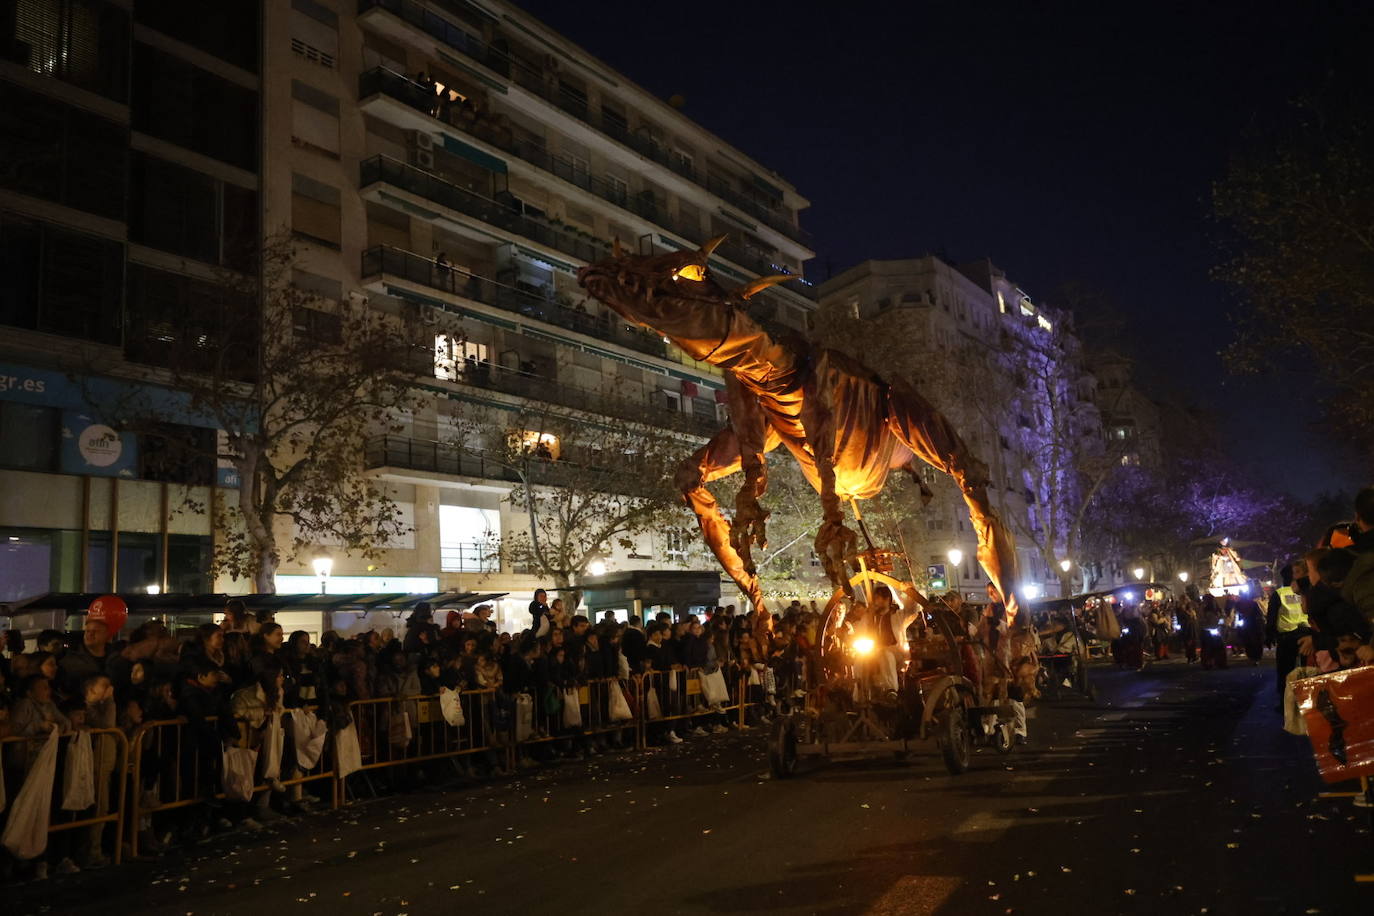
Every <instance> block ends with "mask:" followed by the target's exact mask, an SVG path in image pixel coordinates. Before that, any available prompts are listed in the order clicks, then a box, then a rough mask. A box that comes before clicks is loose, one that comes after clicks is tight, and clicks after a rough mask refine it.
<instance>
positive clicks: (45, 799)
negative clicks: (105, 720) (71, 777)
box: [0, 729, 57, 859]
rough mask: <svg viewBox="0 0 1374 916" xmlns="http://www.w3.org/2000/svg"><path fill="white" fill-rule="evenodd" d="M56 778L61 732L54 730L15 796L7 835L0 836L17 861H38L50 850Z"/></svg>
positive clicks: (0, 843) (2, 842) (6, 824)
mask: <svg viewBox="0 0 1374 916" xmlns="http://www.w3.org/2000/svg"><path fill="white" fill-rule="evenodd" d="M56 775H57V729H53V730H52V731H51V732H49V733H48V740H47V741H45V742H43V747H42V748H41V749H40V750H39V751H38V756H37V757H36V758H35V759H34V761H33V766H31V767H29V772H28V775H27V776H25V777H24V784H23V785H22V786H20V787H19V793H18V794H17V795H15V796H14V807H13V808H11V809H10V817H9V820H8V821H6V822H5V832H4V834H3V835H0V845H3V846H4V847H5V848H6V849H8V850H9V851H10V854H11V855H13V856H14V857H15V858H16V859H34V858H37V857H38V856H40V855H42V854H43V850H45V849H47V848H48V811H49V809H50V807H51V805H52V784H53V781H54V778H55V777H56Z"/></svg>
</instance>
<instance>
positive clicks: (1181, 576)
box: [1178, 572, 1188, 585]
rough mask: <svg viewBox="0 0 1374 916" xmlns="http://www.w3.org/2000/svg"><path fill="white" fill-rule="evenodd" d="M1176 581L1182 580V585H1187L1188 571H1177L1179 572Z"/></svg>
mask: <svg viewBox="0 0 1374 916" xmlns="http://www.w3.org/2000/svg"><path fill="white" fill-rule="evenodd" d="M1178 581H1180V582H1182V583H1183V584H1184V585H1187V584H1188V573H1186V572H1181V573H1179V574H1178Z"/></svg>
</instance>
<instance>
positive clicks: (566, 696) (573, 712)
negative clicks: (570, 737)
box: [563, 687, 582, 728]
mask: <svg viewBox="0 0 1374 916" xmlns="http://www.w3.org/2000/svg"><path fill="white" fill-rule="evenodd" d="M577 699H578V697H577V688H576V687H569V688H567V689H566V690H564V691H563V727H564V728H581V727H582V706H581V704H579V703H578V702H577Z"/></svg>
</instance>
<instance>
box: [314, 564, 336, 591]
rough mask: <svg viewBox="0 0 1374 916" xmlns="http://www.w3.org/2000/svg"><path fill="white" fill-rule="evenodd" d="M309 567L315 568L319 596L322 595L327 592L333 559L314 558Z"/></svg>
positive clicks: (332, 568) (332, 569)
mask: <svg viewBox="0 0 1374 916" xmlns="http://www.w3.org/2000/svg"><path fill="white" fill-rule="evenodd" d="M311 565H313V566H314V567H315V575H316V576H317V577H319V580H320V594H321V595H323V594H325V593H326V592H327V590H328V589H327V586H328V585H329V574H330V573H332V572H333V571H334V558H333V557H316V558H315V561H314V563H312V564H311Z"/></svg>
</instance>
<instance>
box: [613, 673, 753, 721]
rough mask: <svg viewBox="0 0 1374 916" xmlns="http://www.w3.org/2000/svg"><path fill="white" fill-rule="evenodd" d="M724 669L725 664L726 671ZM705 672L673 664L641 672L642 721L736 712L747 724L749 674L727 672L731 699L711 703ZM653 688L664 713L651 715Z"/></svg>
mask: <svg viewBox="0 0 1374 916" xmlns="http://www.w3.org/2000/svg"><path fill="white" fill-rule="evenodd" d="M724 670H725V669H724V668H723V667H722V668H721V672H722V674H724ZM705 674H706V673H705V672H704V671H703V670H702V669H701V668H673V669H672V670H670V671H649V672H646V673H645V674H643V675H641V676H640V679H639V690H640V703H639V715H640V719H641V720H642V722H643V723H646V724H647V723H649V722H671V721H675V720H680V719H692V718H696V717H698V716H704V715H709V714H711V713H721V714H724V713H729V712H734V713H735V714H736V717H737V724H738V725H745V724H746V723H745V713H746V711H747V710H748V708H749V684H748V678H747V676H746V675H743V674H740V675H737V676H735V677H730V676H726V677H725V688H726V692H727V693H728V694H729V698H728V701H727V702H725V703H716V704H711V703H707V702H706V697H705V694H704V693H703V692H702V678H703V677H704V676H705ZM650 691H653V692H654V695H655V696H656V697H657V700H658V707H659V712H660V715H657V716H651V715H650V708H649V707H650V702H649V693H650Z"/></svg>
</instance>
